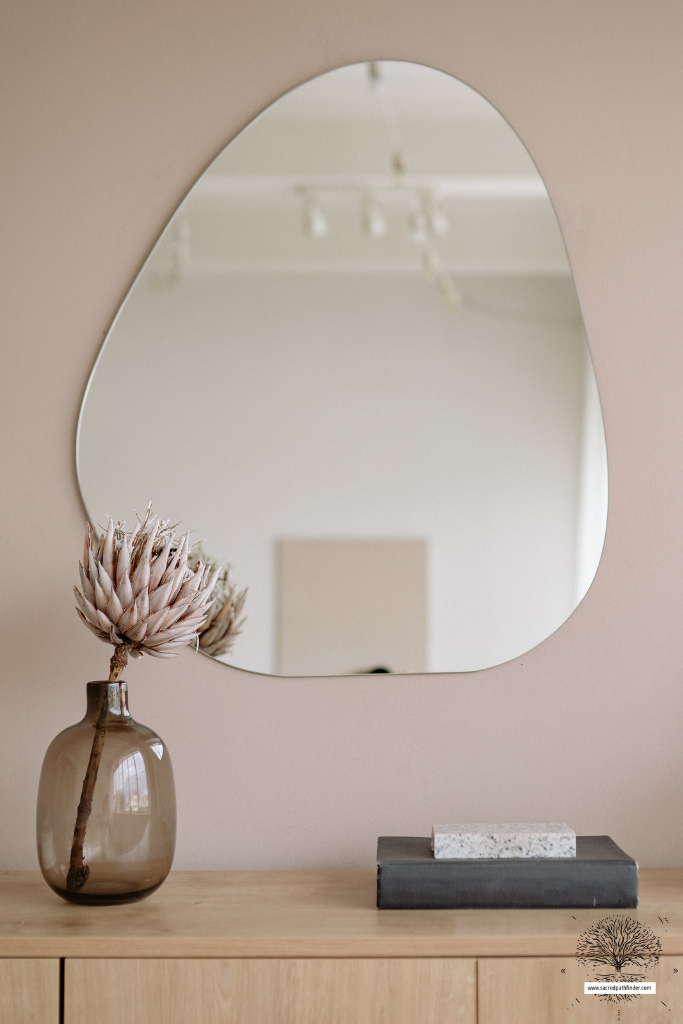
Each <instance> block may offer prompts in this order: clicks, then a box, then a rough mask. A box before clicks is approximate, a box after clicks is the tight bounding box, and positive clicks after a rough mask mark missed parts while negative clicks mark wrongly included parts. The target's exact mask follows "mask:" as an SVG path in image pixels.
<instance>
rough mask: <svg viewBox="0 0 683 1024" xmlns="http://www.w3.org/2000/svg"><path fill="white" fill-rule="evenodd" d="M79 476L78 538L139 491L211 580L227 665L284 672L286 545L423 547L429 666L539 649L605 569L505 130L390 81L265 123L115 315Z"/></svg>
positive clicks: (578, 387)
mask: <svg viewBox="0 0 683 1024" xmlns="http://www.w3.org/2000/svg"><path fill="white" fill-rule="evenodd" d="M112 442H113V443H112ZM105 451H106V452H107V455H106V459H105V458H103V457H102V453H103V452H105ZM78 472H79V479H80V484H81V490H82V493H83V497H84V501H85V504H86V507H87V509H88V512H89V514H90V516H91V518H92V519H93V520H94V521H95V522H101V521H102V520H103V516H104V515H105V514H111V515H113V516H115V517H117V518H121V519H126V518H127V519H128V520H130V518H131V509H132V508H133V507H137V508H140V507H141V506H142V507H144V506H145V505H146V504H147V502H148V501H149V500H150V499H152V500H153V501H154V504H155V508H156V509H157V510H158V511H159V512H162V513H163V514H164V515H168V516H171V517H175V518H176V519H182V520H183V522H184V523H185V524H186V525H187V527H188V528H192V529H193V530H194V536H195V537H196V539H198V540H199V539H201V540H204V542H205V547H206V548H207V550H209V551H210V552H212V553H213V554H215V555H216V556H217V557H219V558H221V559H224V560H226V561H228V562H229V563H230V564H231V565H232V567H233V568H232V574H231V575H232V577H233V579H234V580H235V582H236V583H237V584H238V586H240V587H244V586H247V587H248V588H249V595H248V600H247V605H246V609H245V611H246V614H247V616H248V619H247V622H246V624H245V628H244V632H243V634H242V635H241V636H240V637H239V638H238V639H237V642H236V644H235V647H234V649H233V651H232V652H230V654H228V655H227V656H226V658H225V660H226V661H228V662H230V663H231V664H234V665H237V666H239V667H243V668H247V669H251V670H254V671H260V672H274V671H276V670H277V667H278V662H277V651H278V636H277V629H278V621H279V618H278V608H277V593H278V581H277V578H276V574H277V565H278V560H277V550H278V545H279V544H280V542H282V541H286V540H331V541H334V540H362V541H372V540H375V541H380V540H399V539H400V540H407V541H415V542H418V541H419V542H421V543H422V544H423V545H424V546H425V550H426V559H427V581H426V611H425V613H424V621H425V630H426V637H425V650H426V661H425V665H424V669H425V670H427V671H466V670H473V669H480V668H485V667H489V666H491V665H495V664H499V663H501V662H503V661H506V660H509V659H511V658H514V657H516V656H518V655H520V654H522V653H523V652H524V651H526V650H529V649H530V648H531V647H533V646H535V645H536V644H537V643H539V642H540V641H541V640H543V639H544V638H545V637H547V636H549V635H550V634H551V633H552V632H554V631H555V630H556V629H557V628H558V627H559V626H560V625H561V623H562V622H564V621H565V619H566V618H567V617H568V616H569V615H570V614H571V612H572V611H573V610H574V608H575V607H576V605H577V604H578V603H579V601H580V600H581V598H582V597H583V595H584V594H585V592H586V590H587V588H588V586H589V585H590V583H591V581H592V579H593V576H594V574H595V571H596V569H597V565H598V561H599V558H600V553H601V550H602V544H603V540H604V533H605V523H606V514H607V466H606V453H605V437H604V430H603V424H602V416H601V411H600V402H599V397H598V391H597V384H596V381H595V376H594V373H593V369H592V364H591V360H590V353H589V349H588V345H587V342H586V337H585V332H584V327H583V322H582V318H581V312H580V309H579V305H578V300H577V297H576V292H575V289H574V284H573V280H572V276H571V271H570V268H569V265H568V262H567V257H566V253H565V249H564V244H563V241H562V236H561V232H560V229H559V226H558V224H557V220H556V218H555V215H554V212H553V209H552V205H551V203H550V200H549V199H548V196H547V193H546V191H545V188H544V186H543V183H542V180H541V178H540V176H539V175H538V173H537V171H536V169H535V167H534V165H533V162H532V160H531V158H530V157H529V155H528V153H527V151H526V150H525V148H524V146H523V145H522V143H521V142H520V140H519V139H518V137H517V136H516V135H515V133H514V132H513V130H512V129H511V128H510V126H509V125H508V124H507V123H506V122H505V121H504V119H503V118H502V117H501V116H500V115H499V114H498V113H497V112H496V111H495V110H494V109H493V108H492V107H491V106H490V104H488V103H487V102H486V100H484V99H483V98H482V97H481V96H479V95H478V94H477V93H475V92H474V91H473V90H471V89H469V88H468V87H467V86H465V85H463V84H462V83H460V82H458V81H456V80H455V79H453V78H451V77H450V76H447V75H445V74H443V73H441V72H438V71H434V70H432V69H429V68H424V67H422V66H420V65H414V64H406V63H399V62H382V63H381V64H380V65H378V66H368V65H354V66H351V67H347V68H341V69H339V70H338V71H334V72H330V73H329V74H327V75H323V76H321V77H320V78H317V79H315V80H313V81H312V82H308V83H306V84H305V85H303V86H301V87H299V88H298V89H296V90H294V91H293V92H291V93H289V94H287V95H286V96H285V97H283V98H282V99H281V100H279V101H278V102H277V103H275V104H274V105H273V106H272V107H270V108H269V109H268V110H267V111H265V112H264V113H263V114H262V115H261V117H260V118H258V119H257V120H256V121H255V122H253V124H252V125H250V126H249V127H248V128H247V129H246V130H245V131H244V132H243V133H242V134H241V135H240V136H238V137H237V138H236V139H235V140H234V141H233V142H232V143H231V144H230V145H229V146H228V147H226V149H225V150H224V152H223V153H222V154H221V155H220V156H219V157H218V158H217V160H216V161H215V162H214V164H213V165H212V166H211V167H210V168H209V170H208V171H207V172H206V174H205V175H204V176H203V177H202V178H201V179H200V180H199V182H198V183H197V185H196V186H195V188H194V189H193V190H192V191H191V192H190V194H189V196H188V197H187V199H186V200H185V202H184V203H183V204H182V206H181V208H180V209H179V210H178V212H177V214H176V216H175V217H174V219H173V220H172V222H171V224H170V225H169V226H168V228H167V230H166V231H165V233H164V235H163V236H162V238H161V239H160V241H159V243H158V245H157V247H156V248H155V250H154V252H153V253H152V255H151V257H150V259H149V260H148V262H147V263H146V265H145V267H144V269H143V271H142V273H141V274H140V276H139V278H138V280H137V281H136V283H135V285H134V286H133V288H132V290H131V292H130V294H129V296H128V298H127V300H126V302H125V303H124V305H123V307H122V309H121V310H120V312H119V315H118V317H117V319H116V321H115V323H114V325H113V327H112V330H111V331H110V333H109V335H108V337H107V340H106V342H105V345H104V347H103V350H102V352H101V354H100V357H99V360H98V362H97V364H96V367H95V370H94V371H93V375H92V377H91V381H90V384H89V388H88V391H87V393H86V397H85V399H84V405H83V409H82V415H81V422H80V425H79V447H78ZM366 596H367V595H366ZM352 598H353V592H352V588H351V592H350V597H349V599H352ZM404 599H405V602H406V603H407V604H408V605H409V604H410V601H411V599H412V595H411V593H410V592H409V591H407V592H406V594H405V598H404ZM371 605H372V602H371V601H370V602H369V606H371ZM341 646H343V645H341ZM378 660H380V659H378ZM381 660H382V661H384V662H385V661H386V658H385V657H384V656H383V657H382V659H381ZM389 667H392V666H389ZM357 668H358V666H357V664H355V663H354V660H353V654H352V652H350V653H349V660H348V665H346V667H345V666H344V664H343V663H340V664H339V669H338V671H340V672H349V673H350V672H352V671H354V670H357ZM312 671H314V670H313V669H312ZM323 671H324V669H323V668H322V667H321V669H319V670H318V671H316V674H323Z"/></svg>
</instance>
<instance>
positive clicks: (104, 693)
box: [83, 679, 131, 722]
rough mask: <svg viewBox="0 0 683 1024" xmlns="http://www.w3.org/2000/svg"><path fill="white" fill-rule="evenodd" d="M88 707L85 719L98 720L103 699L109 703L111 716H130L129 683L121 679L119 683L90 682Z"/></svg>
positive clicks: (87, 688) (88, 685) (88, 686)
mask: <svg viewBox="0 0 683 1024" xmlns="http://www.w3.org/2000/svg"><path fill="white" fill-rule="evenodd" d="M86 691H87V701H88V703H87V708H86V712H85V718H84V719H83V721H85V722H89V721H90V720H95V721H96V720H97V719H98V718H99V715H100V712H101V710H102V703H103V701H105V700H106V701H107V703H108V704H109V715H110V717H111V718H119V719H121V718H130V717H131V714H130V711H129V710H128V684H127V683H126V682H125V680H123V679H121V681H120V682H118V683H109V682H94V683H88V684H87V686H86Z"/></svg>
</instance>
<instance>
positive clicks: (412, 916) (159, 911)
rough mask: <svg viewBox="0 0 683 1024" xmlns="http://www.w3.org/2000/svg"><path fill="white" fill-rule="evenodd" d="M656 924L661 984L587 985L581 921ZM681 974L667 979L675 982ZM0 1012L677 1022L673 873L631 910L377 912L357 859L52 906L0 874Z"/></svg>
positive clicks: (493, 1022)
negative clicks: (99, 902)
mask: <svg viewBox="0 0 683 1024" xmlns="http://www.w3.org/2000/svg"><path fill="white" fill-rule="evenodd" d="M613 913H623V914H626V915H629V916H632V917H635V918H637V919H638V920H640V921H642V922H643V923H644V924H646V925H647V926H648V927H650V928H651V929H652V930H653V931H654V932H656V934H657V935H658V936H659V938H660V941H661V946H662V953H663V955H662V957H661V959H660V961H659V963H658V965H657V966H656V967H654V968H652V969H651V970H649V971H648V975H647V977H648V980H651V981H655V982H656V985H657V992H656V995H643V996H640V997H639V998H638V999H637V1000H635V1001H634V1002H632V1003H628V1004H625V1005H622V1006H621V1007H617V1006H615V1005H613V1004H609V1003H605V1002H602V1001H601V1000H599V999H597V998H596V997H595V996H590V995H587V996H584V994H583V986H584V981H586V980H591V979H592V978H593V977H594V972H593V973H587V971H586V969H585V968H583V967H581V965H579V963H578V961H577V959H576V955H575V954H576V943H577V939H578V936H579V935H580V933H581V932H583V931H585V930H586V929H587V928H589V927H590V926H591V925H593V924H595V923H596V922H597V921H598V920H600V919H601V918H603V917H605V916H608V915H610V914H613ZM679 979H680V980H679ZM0 1021H1V1022H2V1024H92V1022H93V1021H96V1022H97V1024H559V1022H562V1024H564V1022H567V1021H574V1022H577V1024H579V1022H584V1021H585V1022H593V1021H601V1022H602V1021H604V1022H606V1024H607V1022H609V1024H611V1022H614V1024H617V1022H619V1024H621V1022H623V1024H630V1022H634V1024H636V1022H638V1024H640V1022H643V1024H646V1022H647V1024H649V1022H651V1021H652V1022H655V1021H657V1022H661V1021H670V1022H672V1024H675V1022H679V1021H683V869H651V870H643V871H642V872H641V901H640V907H639V909H638V910H637V911H636V910H627V911H621V912H615V911H605V910H505V911H493V910H437V911H434V910H432V911H378V910H376V909H375V876H374V873H373V872H370V871H263V872H257V871H233V872H203V871H202V872H199V871H198V872H191V871H187V872H173V873H172V874H171V876H170V877H169V879H168V881H167V882H166V883H165V884H164V885H163V886H162V887H161V889H159V891H158V892H157V893H155V894H154V895H153V896H151V897H150V898H149V899H147V900H145V901H144V902H141V903H133V904H127V905H123V906H113V907H78V906H72V905H70V904H67V903H64V902H63V901H62V900H60V899H59V898H58V897H57V896H55V895H54V894H53V893H52V892H51V891H50V890H49V889H48V888H47V886H46V885H45V883H44V882H43V880H42V878H41V877H40V875H39V874H38V873H34V872H0Z"/></svg>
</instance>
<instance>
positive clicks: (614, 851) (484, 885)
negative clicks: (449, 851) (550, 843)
mask: <svg viewBox="0 0 683 1024" xmlns="http://www.w3.org/2000/svg"><path fill="white" fill-rule="evenodd" d="M637 906H638V864H637V863H636V861H635V860H633V858H632V857H629V856H627V854H625V853H624V851H623V850H621V849H620V848H619V847H618V846H617V844H616V843H615V842H614V840H612V839H610V837H609V836H577V837H576V857H542V858H531V857H510V858H506V859H482V858H477V859H474V858H472V859H459V860H437V859H436V858H435V857H434V855H433V853H432V850H431V839H430V838H428V837H427V838H422V837H419V838H415V837H409V836H380V838H379V840H378V842H377V907H378V909H379V910H453V909H462V910H465V909H480V908H488V909H494V908H495V909H515V908H516V909H528V908H534V907H536V908H542V907H546V908H551V907H552V908H560V907H579V908H586V907H590V908H593V907H596V908H601V909H602V908H607V907H610V908H621V909H624V908H628V907H637Z"/></svg>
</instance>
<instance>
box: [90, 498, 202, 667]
mask: <svg viewBox="0 0 683 1024" xmlns="http://www.w3.org/2000/svg"><path fill="white" fill-rule="evenodd" d="M107 518H108V526H107V531H106V533H104V534H102V536H100V537H98V536H97V534H96V533H95V531H94V530H91V529H90V526H88V527H87V529H86V534H85V551H84V558H83V561H84V564H83V565H79V570H80V576H81V587H82V590H79V589H78V587H74V592H75V594H76V601H77V608H76V611H77V612H78V615H79V617H80V618H81V619H82V620H83V622H84V623H85V625H86V626H87V627H88V629H90V630H91V631H92V632H93V633H94V634H95V636H96V637H98V638H99V639H100V640H103V641H104V642H105V643H110V644H114V646H116V647H117V648H118V650H117V651H116V652H115V654H114V659H115V660H116V662H117V663H119V662H123V665H122V666H121V670H123V667H124V666H125V663H126V660H127V658H128V655H129V654H130V656H131V657H132V658H139V657H141V656H142V655H143V654H151V655H153V656H154V657H155V658H172V657H174V656H175V654H176V653H177V651H178V648H180V647H183V646H184V645H185V644H187V643H190V642H192V641H196V639H197V636H198V630H199V629H200V627H201V626H202V625H203V623H204V621H205V619H206V617H207V614H208V613H209V611H210V604H209V602H210V599H211V591H212V590H213V588H214V584H215V583H216V581H217V579H218V578H219V576H220V574H221V567H220V566H209V565H206V564H205V563H204V562H202V561H201V560H198V561H196V563H195V564H194V565H192V566H191V565H190V564H188V555H189V550H188V539H189V534H186V535H185V536H184V537H182V538H181V539H179V540H178V539H176V536H175V533H174V532H173V529H172V528H171V527H169V525H168V521H166V520H161V519H160V518H159V517H158V516H153V515H152V512H151V507H149V508H148V509H147V513H146V515H145V517H144V519H143V520H142V522H138V524H137V525H136V527H135V529H134V530H133V532H132V533H125V532H124V530H123V525H122V524H121V523H118V522H114V520H113V519H111V518H110V517H107ZM117 655H118V656H117ZM124 655H125V656H124ZM114 659H112V670H113V667H114ZM116 678H120V673H119V675H118V677H116ZM116 678H110V682H116Z"/></svg>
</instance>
